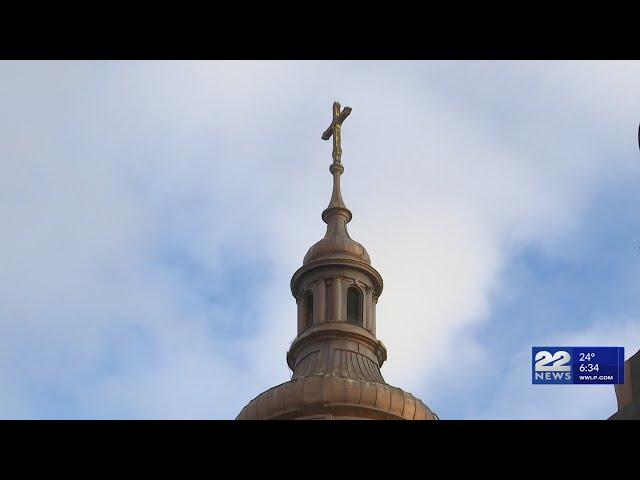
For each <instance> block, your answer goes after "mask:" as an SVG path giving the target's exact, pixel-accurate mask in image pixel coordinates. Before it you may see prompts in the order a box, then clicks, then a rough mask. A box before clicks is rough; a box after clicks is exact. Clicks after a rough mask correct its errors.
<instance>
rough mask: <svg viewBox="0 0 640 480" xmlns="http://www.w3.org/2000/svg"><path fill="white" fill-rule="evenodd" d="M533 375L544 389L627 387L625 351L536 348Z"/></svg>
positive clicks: (532, 357) (589, 348) (597, 348)
mask: <svg viewBox="0 0 640 480" xmlns="http://www.w3.org/2000/svg"><path fill="white" fill-rule="evenodd" d="M531 375H532V379H531V380H532V383H534V384H540V385H562V384H572V385H593V384H618V383H624V348H623V347H533V348H532V352H531Z"/></svg>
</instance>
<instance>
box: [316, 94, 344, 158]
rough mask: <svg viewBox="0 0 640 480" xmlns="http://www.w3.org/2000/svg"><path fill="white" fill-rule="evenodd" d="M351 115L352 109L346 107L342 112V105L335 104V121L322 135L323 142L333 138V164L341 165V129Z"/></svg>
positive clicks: (332, 121) (333, 120)
mask: <svg viewBox="0 0 640 480" xmlns="http://www.w3.org/2000/svg"><path fill="white" fill-rule="evenodd" d="M350 113H351V107H344V109H343V110H342V111H341V110H340V104H339V103H338V102H333V119H332V120H331V125H329V127H328V128H327V129H326V130H325V131H324V133H323V134H322V139H323V140H329V139H330V138H331V137H333V163H334V165H335V164H340V160H341V159H342V145H341V144H340V140H341V135H340V129H341V127H342V122H344V121H345V119H346V118H347V117H348V116H349V114H350Z"/></svg>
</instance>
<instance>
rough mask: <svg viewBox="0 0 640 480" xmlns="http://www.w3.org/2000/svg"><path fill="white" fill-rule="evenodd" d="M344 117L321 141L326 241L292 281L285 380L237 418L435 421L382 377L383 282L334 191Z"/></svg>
mask: <svg viewBox="0 0 640 480" xmlns="http://www.w3.org/2000/svg"><path fill="white" fill-rule="evenodd" d="M350 113H351V109H350V108H349V107H346V108H345V109H344V110H341V107H340V104H339V103H337V102H335V103H334V105H333V120H332V123H331V125H330V126H329V128H328V129H327V130H326V131H325V133H324V134H323V136H322V138H323V139H324V140H328V139H329V138H331V137H333V163H332V164H331V166H330V167H329V170H330V172H331V175H332V176H333V192H332V195H331V200H330V202H329V205H328V207H327V208H326V209H325V210H324V211H323V212H322V219H323V220H324V222H325V223H326V224H327V231H326V233H325V236H324V238H322V239H321V240H320V241H318V242H317V243H315V244H314V245H313V246H312V247H311V248H310V249H309V251H308V252H307V254H306V255H305V257H304V260H303V264H302V266H301V267H300V268H299V269H298V270H297V271H296V272H295V273H294V274H293V277H292V279H291V293H292V294H293V297H294V298H295V300H296V303H297V306H298V308H297V337H296V338H295V340H294V341H293V343H292V344H291V346H290V348H289V351H288V352H287V363H288V365H289V368H291V370H292V372H293V374H292V377H291V380H290V381H288V382H285V383H283V384H281V385H278V386H276V387H273V388H271V389H269V390H267V391H266V392H264V393H262V394H261V395H259V396H258V397H256V398H255V399H253V400H252V401H251V402H249V404H248V405H247V406H245V407H244V409H243V410H242V411H241V412H240V414H239V415H238V419H407V420H411V419H426V420H431V419H436V418H437V417H436V415H435V414H434V413H433V412H431V410H429V408H428V407H427V406H426V405H425V404H424V403H422V402H421V401H420V400H419V399H417V398H416V397H414V396H413V395H411V394H409V393H407V392H404V391H402V390H401V389H399V388H396V387H392V386H390V385H388V384H387V383H386V382H385V380H384V378H383V376H382V373H381V371H380V367H382V365H383V363H384V362H385V360H386V359H387V350H386V348H385V346H384V344H383V343H382V342H381V341H380V340H378V339H377V337H376V305H377V303H378V298H379V297H380V295H381V294H382V287H383V285H382V276H381V275H380V274H379V273H378V271H377V270H376V269H375V268H373V267H372V266H371V259H370V257H369V254H368V253H367V250H366V249H365V248H364V247H363V246H362V245H361V244H360V243H358V242H356V241H355V240H353V239H352V238H351V237H350V236H349V233H348V231H347V224H348V223H349V222H350V221H351V219H352V214H351V211H350V210H349V209H348V208H347V207H346V205H345V203H344V200H343V199H342V193H341V191H340V177H341V175H342V174H343V172H344V167H343V166H342V162H341V157H342V149H341V144H340V143H341V126H342V122H343V121H344V120H345V119H346V117H347V116H348V115H349V114H350Z"/></svg>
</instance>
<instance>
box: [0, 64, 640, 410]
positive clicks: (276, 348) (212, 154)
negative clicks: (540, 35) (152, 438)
mask: <svg viewBox="0 0 640 480" xmlns="http://www.w3.org/2000/svg"><path fill="white" fill-rule="evenodd" d="M639 81H640V63H638V62H561V61H553V62H542V61H536V62H533V61H531V62H506V61H502V62H493V61H492V62H463V61H456V62H310V61H304V62H271V61H260V62H2V63H0V103H1V104H2V105H3V109H2V115H0V162H2V164H1V166H2V172H3V174H2V175H1V176H0V215H1V218H2V219H3V229H2V236H1V237H0V238H2V241H0V265H1V266H2V268H1V269H0V390H1V391H2V395H0V417H1V418H234V417H235V415H236V414H237V413H238V412H239V411H240V409H241V408H242V407H243V406H244V405H245V404H246V403H247V402H248V401H249V400H250V399H251V398H253V397H254V396H255V395H257V394H258V393H260V392H261V391H263V390H264V389H266V388H269V387H270V386H273V385H275V384H278V383H281V382H283V381H285V380H287V379H288V376H289V371H288V368H287V366H286V362H285V353H286V351H287V349H288V346H289V344H290V342H291V341H292V340H293V338H294V336H295V326H296V320H295V315H296V307H295V302H294V300H293V298H292V297H291V294H290V291H289V280H290V278H291V275H292V274H293V272H294V271H295V270H296V269H297V268H298V267H299V266H300V265H301V262H302V258H303V256H304V254H305V252H306V250H307V249H308V248H309V247H310V246H311V245H312V244H313V243H314V242H315V241H317V240H318V239H319V238H321V236H322V235H323V234H324V228H323V227H324V223H323V222H322V220H321V219H320V213H321V212H322V210H323V208H324V207H325V206H326V204H327V203H328V201H329V196H330V188H331V177H330V175H329V173H328V165H329V163H330V162H331V157H330V154H331V147H330V144H329V143H328V142H323V141H322V140H320V134H321V133H322V131H323V130H324V129H325V128H326V126H327V124H328V122H329V120H330V110H331V103H332V102H333V101H334V100H339V101H341V102H342V104H343V105H349V106H351V107H353V113H352V115H351V116H350V117H349V120H348V121H347V123H346V124H345V127H344V129H343V150H344V152H343V162H344V165H345V174H344V176H343V194H344V198H345V201H346V203H347V205H348V206H349V207H350V209H351V210H352V211H353V214H354V218H353V221H352V222H351V223H350V224H349V229H350V233H351V235H352V237H353V238H354V239H356V240H358V241H359V242H361V243H363V244H364V245H365V246H366V247H367V249H368V251H369V253H370V255H371V258H372V262H373V265H374V266H375V267H376V268H377V269H378V270H379V271H380V272H381V274H382V275H383V277H384V280H385V290H384V292H383V294H382V297H381V298H380V302H379V304H378V313H377V319H378V332H377V333H378V337H379V338H380V339H381V340H382V341H383V342H384V343H385V344H386V346H387V348H388V351H389V358H388V361H387V362H386V363H385V365H384V366H383V369H382V371H383V374H384V375H385V378H386V379H387V381H389V382H390V383H392V384H394V385H397V386H399V387H401V388H403V389H405V390H407V391H409V392H411V393H413V394H415V395H417V396H419V397H420V398H421V399H422V400H423V401H424V402H425V403H427V404H428V405H430V406H431V407H432V408H433V410H434V411H436V412H437V413H438V415H439V416H440V417H441V418H606V417H608V416H609V415H610V414H612V413H613V412H614V411H615V409H616V402H615V395H614V393H613V387H612V386H593V387H584V386H557V387H556V386H554V387H549V386H543V387H540V386H533V385H531V380H530V364H529V362H530V352H531V347H532V346H533V345H544V344H568V345H580V344H581V345H589V344H592V345H623V346H625V347H626V349H627V356H629V355H631V354H632V353H634V352H635V351H636V350H637V349H638V348H640V318H638V315H637V312H638V307H640V305H639V301H638V300H637V299H638V298H640V296H639V295H638V293H640V292H639V290H640V270H639V269H638V262H639V261H640V249H639V247H640V232H639V227H640V220H638V218H639V217H638V215H637V213H636V212H638V211H640V210H639V208H638V207H639V206H640V194H639V193H638V192H639V191H640V190H639V189H638V188H637V185H639V184H640V152H639V151H638V146H637V126H638V121H639V118H638V112H639V111H640V90H638V88H637V85H638V84H639V83H640V82H639Z"/></svg>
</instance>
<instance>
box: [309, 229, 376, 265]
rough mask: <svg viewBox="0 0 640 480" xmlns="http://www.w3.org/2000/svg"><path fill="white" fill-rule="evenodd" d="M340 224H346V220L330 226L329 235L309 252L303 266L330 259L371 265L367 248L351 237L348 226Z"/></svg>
mask: <svg viewBox="0 0 640 480" xmlns="http://www.w3.org/2000/svg"><path fill="white" fill-rule="evenodd" d="M340 223H342V224H344V220H343V221H342V222H341V221H340V220H338V221H337V222H336V224H333V225H332V223H329V224H328V226H327V234H326V235H325V236H324V238H323V239H321V240H320V241H318V242H316V243H315V244H314V245H313V246H312V247H311V248H310V249H309V251H307V254H306V255H305V256H304V260H303V262H302V263H303V265H306V264H307V263H310V262H313V261H314V260H321V259H328V258H337V259H344V258H349V259H353V260H357V261H359V262H364V263H366V264H367V265H371V259H370V258H369V254H368V253H367V250H366V248H364V247H363V246H362V244H360V243H358V242H356V241H355V240H353V239H352V238H351V237H350V236H349V233H348V232H347V229H346V226H344V225H340Z"/></svg>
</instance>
